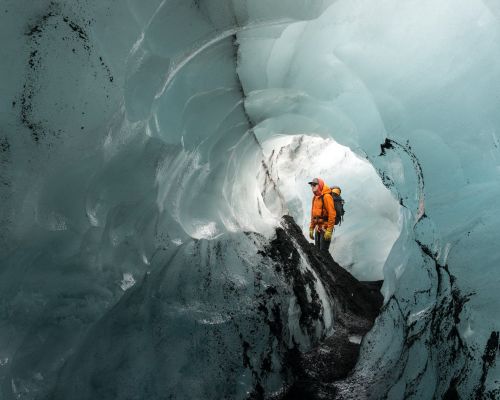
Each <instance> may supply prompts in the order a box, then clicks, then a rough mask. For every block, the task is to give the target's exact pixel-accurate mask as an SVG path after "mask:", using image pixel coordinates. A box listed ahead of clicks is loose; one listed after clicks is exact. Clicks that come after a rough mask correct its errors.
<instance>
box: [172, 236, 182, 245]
mask: <svg viewBox="0 0 500 400" xmlns="http://www.w3.org/2000/svg"><path fill="white" fill-rule="evenodd" d="M172 243H173V244H175V245H176V246H180V245H181V244H182V240H181V239H179V238H177V239H172Z"/></svg>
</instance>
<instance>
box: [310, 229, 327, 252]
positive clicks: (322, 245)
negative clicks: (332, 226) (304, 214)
mask: <svg viewBox="0 0 500 400" xmlns="http://www.w3.org/2000/svg"><path fill="white" fill-rule="evenodd" d="M324 234H325V231H321V232H318V231H315V233H314V244H315V246H316V248H317V249H318V250H319V251H322V252H325V253H328V248H329V247H330V243H331V240H325V239H324V238H323V236H324Z"/></svg>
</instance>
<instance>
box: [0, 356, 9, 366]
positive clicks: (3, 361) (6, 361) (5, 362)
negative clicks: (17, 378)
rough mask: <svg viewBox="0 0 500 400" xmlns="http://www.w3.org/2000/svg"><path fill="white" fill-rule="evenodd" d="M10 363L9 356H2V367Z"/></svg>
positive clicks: (0, 359)
mask: <svg viewBox="0 0 500 400" xmlns="http://www.w3.org/2000/svg"><path fill="white" fill-rule="evenodd" d="M8 363H9V358H8V357H5V358H0V367H3V366H5V365H7V364H8Z"/></svg>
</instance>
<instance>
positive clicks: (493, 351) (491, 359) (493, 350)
mask: <svg viewBox="0 0 500 400" xmlns="http://www.w3.org/2000/svg"><path fill="white" fill-rule="evenodd" d="M498 337H499V334H498V331H493V332H491V334H490V338H489V339H488V342H487V343H486V347H485V349H484V354H483V357H482V360H483V367H482V373H481V378H480V381H479V386H478V388H477V390H476V399H477V400H482V399H495V398H497V397H493V396H494V395H495V393H493V392H488V393H485V390H486V378H487V377H488V372H489V370H490V369H491V368H492V367H493V366H494V365H495V360H496V357H497V353H498V350H499V347H498V343H499V341H498ZM498 392H500V390H499V391H498Z"/></svg>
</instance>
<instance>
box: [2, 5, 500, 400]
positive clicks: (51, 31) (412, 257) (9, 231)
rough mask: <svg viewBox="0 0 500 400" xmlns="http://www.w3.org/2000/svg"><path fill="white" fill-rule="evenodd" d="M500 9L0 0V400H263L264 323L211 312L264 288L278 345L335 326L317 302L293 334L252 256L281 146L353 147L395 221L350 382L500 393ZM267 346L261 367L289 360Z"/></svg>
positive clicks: (273, 206)
mask: <svg viewBox="0 0 500 400" xmlns="http://www.w3.org/2000/svg"><path fill="white" fill-rule="evenodd" d="M499 10H500V6H499V5H498V4H497V2H495V1H479V0H468V1H465V0H463V1H458V2H457V1H453V2H452V1H441V2H439V4H436V3H435V2H430V1H423V2H418V3H415V2H404V3H401V2H398V1H395V0H384V1H376V2H373V1H364V0H358V1H337V2H330V1H299V0H288V1H280V2H272V4H271V3H269V2H266V1H260V0H259V1H251V2H250V1H248V2H246V1H237V0H233V1H231V2H227V1H216V0H213V1H169V0H165V1H154V0H151V1H148V2H146V3H144V2H138V1H133V0H128V1H126V2H121V3H118V2H113V1H94V0H87V1H83V2H82V1H78V2H77V1H66V2H57V1H39V2H36V3H32V2H28V1H10V0H5V1H3V2H2V8H1V10H0V38H1V44H2V45H1V46H0V59H1V60H2V62H1V64H0V76H1V78H0V85H1V86H0V92H1V93H2V96H0V166H1V174H0V179H1V185H0V186H1V187H0V198H1V204H2V207H1V209H0V220H1V224H2V230H1V232H0V246H1V248H2V251H1V256H0V257H1V258H0V277H1V278H0V288H1V290H0V385H1V393H2V398H5V399H14V398H23V399H34V398H53V397H58V398H74V399H77V398H82V399H84V398H91V397H96V396H97V397H96V398H103V399H105V398H124V397H125V393H126V394H127V395H130V396H133V398H145V397H147V398H160V396H162V395H170V394H172V395H176V396H177V398H193V397H200V396H201V397H204V398H218V397H217V396H219V394H220V393H224V394H225V395H227V396H229V397H230V398H245V396H246V395H247V392H248V391H249V390H250V389H251V388H252V387H254V386H255V382H256V380H258V381H259V383H260V384H262V386H263V388H264V390H267V391H273V390H277V389H279V387H281V385H282V384H283V383H284V382H283V378H282V377H281V376H279V374H269V375H266V376H264V375H261V371H260V368H257V367H255V368H254V367H252V368H254V369H253V372H252V370H251V369H250V368H249V364H246V366H245V365H244V363H243V362H240V361H241V359H242V358H243V354H242V353H241V351H240V348H241V343H242V342H247V343H249V344H251V347H252V348H253V349H254V353H253V354H247V357H248V358H249V359H250V360H251V363H250V365H253V366H255V365H260V361H262V360H260V359H259V357H260V355H261V354H262V351H261V350H262V348H264V347H265V346H268V338H269V337H270V331H269V327H268V326H267V325H266V323H265V321H263V320H262V319H259V318H256V319H255V320H254V321H253V323H252V324H251V326H250V324H249V325H248V326H247V325H245V323H248V322H241V321H238V320H237V319H236V320H235V319H232V318H229V317H230V316H233V315H257V311H256V308H257V307H258V305H257V304H256V303H255V301H254V300H255V299H256V298H258V297H259V296H262V295H263V294H264V293H265V289H266V287H267V286H268V285H270V284H272V285H275V286H276V287H278V295H277V296H278V298H279V299H282V301H280V307H281V309H282V312H283V313H284V314H283V315H286V316H287V320H286V321H287V323H286V324H285V328H284V331H283V336H284V337H285V338H286V340H285V342H288V343H292V342H293V341H296V342H299V343H300V344H301V346H303V348H304V349H305V348H308V347H309V346H310V345H311V344H313V343H315V342H317V340H319V339H321V338H322V337H324V335H326V334H328V333H329V332H331V329H333V326H334V323H333V321H332V319H333V316H332V315H331V310H330V308H329V307H330V306H329V299H328V298H326V297H324V298H323V309H324V313H323V315H322V316H321V318H320V319H319V320H318V321H317V327H318V328H317V331H316V332H305V331H303V330H302V329H301V327H300V324H298V322H297V320H298V316H297V315H298V310H297V308H296V306H295V305H294V304H295V303H294V301H295V300H294V294H293V293H291V292H290V289H289V288H287V286H286V284H285V283H283V282H280V280H279V276H277V275H276V274H275V273H274V272H273V270H272V268H271V266H269V265H266V264H265V263H264V264H263V263H262V260H261V259H259V258H258V256H257V255H256V254H258V251H259V248H261V247H262V246H263V245H264V243H265V241H266V239H269V238H270V237H271V236H272V234H273V228H274V227H275V226H276V225H277V224H278V219H279V217H280V216H281V214H282V213H284V212H285V211H286V208H285V199H283V198H282V195H281V193H280V192H279V190H277V187H276V186H275V183H274V181H273V179H271V177H270V175H269V174H268V169H267V165H266V159H265V157H264V156H263V154H262V151H261V145H260V142H261V141H263V140H266V138H271V137H272V136H273V135H275V134H285V135H295V134H306V135H313V136H321V137H331V138H334V139H335V140H336V141H338V142H339V143H341V144H344V145H347V146H349V147H350V148H351V149H353V150H354V151H355V152H356V153H357V154H358V155H359V156H361V157H364V158H366V159H367V160H368V161H369V162H371V163H372V165H373V166H374V167H375V168H376V170H377V171H378V173H379V175H380V177H381V179H382V181H383V183H384V184H385V185H386V187H388V188H389V189H390V190H391V191H392V193H393V195H394V197H395V198H396V199H397V201H399V202H400V204H401V205H402V207H403V208H402V231H401V235H400V236H399V238H398V240H397V241H396V243H395V245H394V247H393V248H392V251H391V253H390V254H389V256H388V259H387V261H386V263H385V266H384V278H385V282H384V287H383V293H384V296H385V300H386V304H385V308H384V311H383V313H382V315H381V316H380V318H379V319H378V322H377V324H376V326H375V327H374V329H373V330H372V332H371V333H370V334H369V335H368V336H367V337H366V338H365V340H364V341H363V346H362V353H361V358H360V363H359V364H358V366H357V369H356V370H355V373H354V374H353V375H352V377H351V378H350V380H348V381H347V382H346V391H347V392H349V391H350V392H352V393H355V394H356V396H357V397H356V398H363V396H365V397H366V396H368V394H370V393H371V394H372V395H373V396H378V397H384V396H388V397H389V398H394V399H398V398H403V397H404V398H415V399H422V398H433V397H437V398H440V397H442V396H443V395H445V394H446V393H448V394H453V393H458V394H459V395H460V396H461V397H463V398H470V397H474V396H478V397H481V396H487V395H489V396H492V397H493V398H494V397H495V396H497V395H498V384H497V383H496V382H497V381H498V379H499V376H500V375H499V374H500V372H499V370H498V366H497V364H496V360H497V349H498V331H499V330H500V329H499V325H498V321H496V320H495V316H496V315H497V314H498V309H499V306H500V304H499V300H498V296H497V295H496V292H497V288H498V286H499V284H500V273H499V272H498V268H497V266H498V264H499V261H500V260H499V252H498V250H497V243H496V239H497V238H498V237H499V227H500V221H499V213H498V211H499V206H498V201H497V198H498V195H499V190H500V189H499V188H500V186H499V184H498V183H499V171H500V169H499V166H500V165H499V162H500V153H499V152H500V150H499V139H498V132H497V131H498V127H499V126H500V125H499V122H500V121H499V120H498V118H499V117H498V113H497V110H498V107H499V105H500V104H499V102H500V100H499V98H498V95H497V93H498V86H499V85H500V70H499V68H500V67H499V66H498V63H497V62H496V59H497V57H496V54H497V52H498V49H499V47H500V36H499V34H500V31H499V28H500V25H499V19H498V18H499V15H500V13H499ZM359 223H363V221H359ZM380 229H383V227H380ZM245 232H247V233H245ZM248 232H255V233H253V234H251V235H250V236H249V234H248ZM252 235H255V236H252ZM304 268H307V265H305V266H304ZM255 276H260V279H261V281H259V282H261V283H259V284H258V285H255ZM209 277H210V279H209V280H208V281H207V279H208V278H209ZM207 282H208V283H207ZM134 283H135V284H134ZM131 285H133V286H132V287H130V286H131ZM234 288H237V290H236V291H235V290H234ZM203 289H205V290H203ZM318 291H319V292H320V291H321V290H320V289H318ZM235 293H236V294H235ZM131 321H133V322H131ZM240 322H241V323H240ZM255 327H257V330H258V331H259V332H262V337H258V338H257V337H256V336H255V335H253V334H252V328H254V329H255ZM207 338H208V339H207ZM217 338H220V340H217ZM269 352H270V354H272V360H273V363H274V364H273V365H274V368H275V370H278V369H279V368H280V366H281V365H282V363H283V362H284V361H283V359H282V358H281V356H282V354H283V348H281V347H280V346H278V345H274V344H271V347H270V349H269ZM228 360H238V362H235V363H234V365H233V364H231V362H229V361H228ZM211 367H213V370H210V368H211ZM137 371H140V372H137ZM207 371H209V372H208V373H207ZM204 374H207V375H204ZM131 376H135V378H134V379H130V377H131ZM367 386H368V388H367ZM188 387H189V388H197V389H193V390H195V392H191V391H189V390H188V389H187V388H188ZM51 396H52V397H51Z"/></svg>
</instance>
